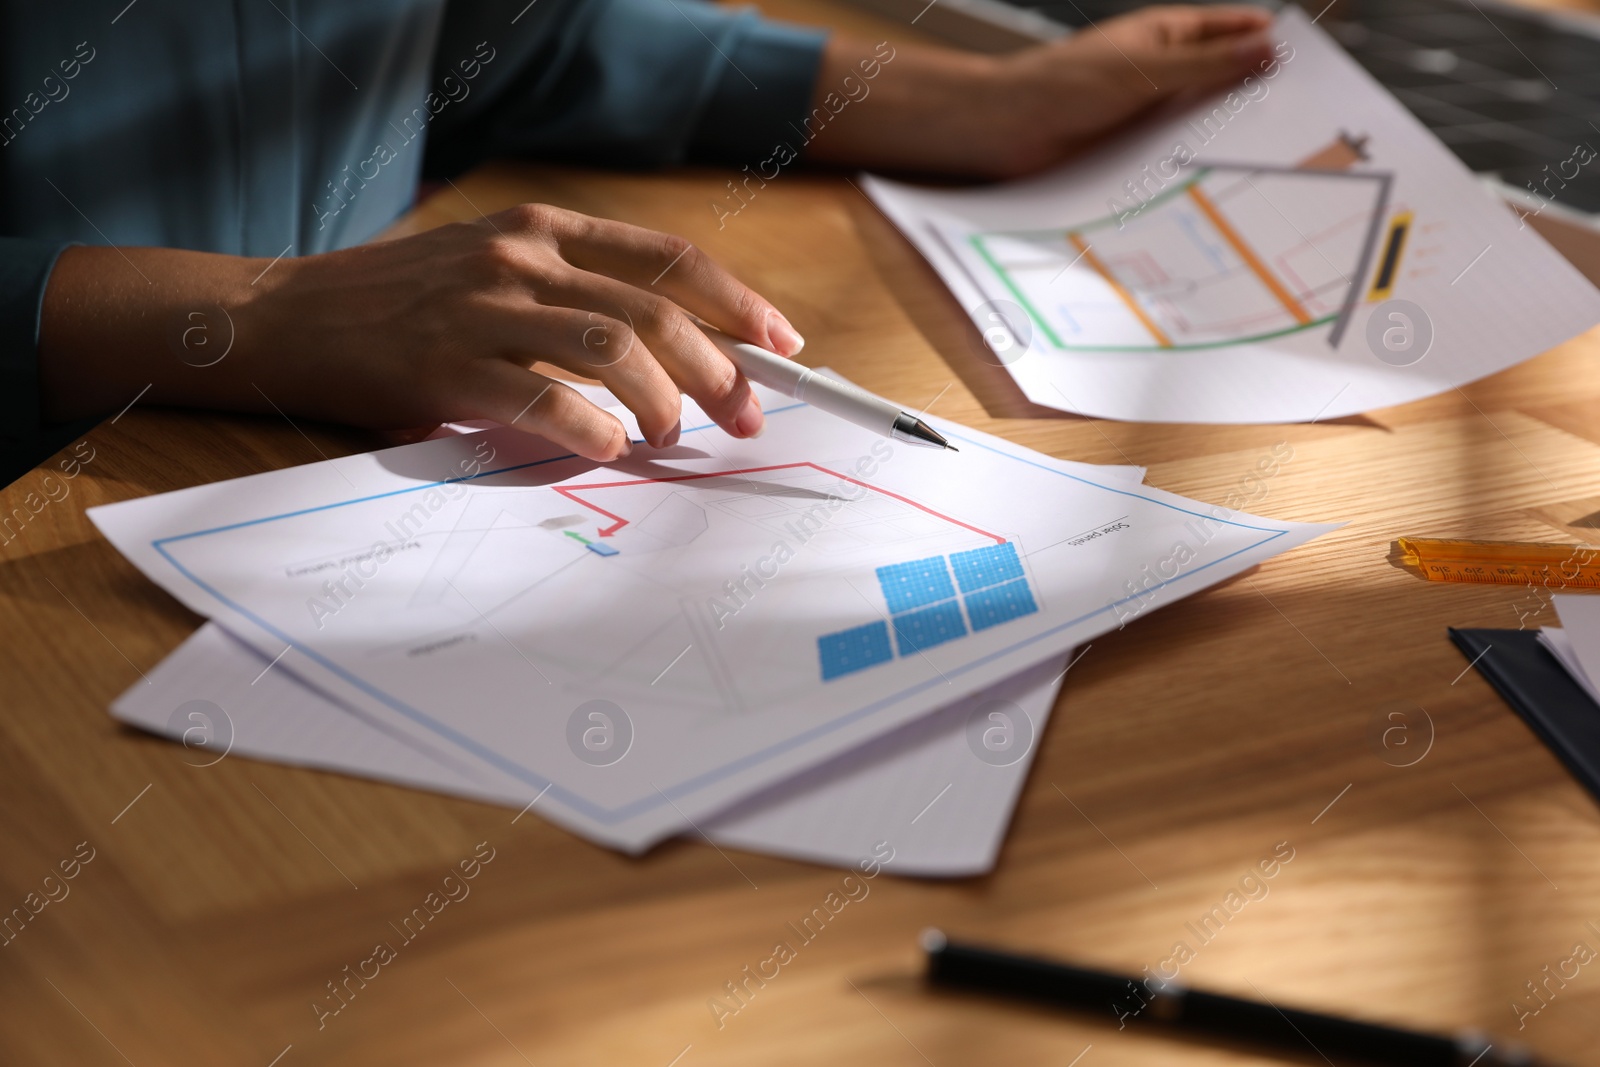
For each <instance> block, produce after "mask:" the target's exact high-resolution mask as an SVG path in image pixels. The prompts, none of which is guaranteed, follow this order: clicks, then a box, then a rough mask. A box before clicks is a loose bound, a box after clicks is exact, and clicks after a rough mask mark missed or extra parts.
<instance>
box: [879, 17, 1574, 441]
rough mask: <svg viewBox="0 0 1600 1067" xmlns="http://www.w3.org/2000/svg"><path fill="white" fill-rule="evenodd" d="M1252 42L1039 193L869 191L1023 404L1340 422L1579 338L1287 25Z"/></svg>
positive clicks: (1436, 164)
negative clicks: (1264, 40)
mask: <svg viewBox="0 0 1600 1067" xmlns="http://www.w3.org/2000/svg"><path fill="white" fill-rule="evenodd" d="M1273 35H1274V39H1275V40H1276V41H1277V42H1278V43H1277V46H1276V49H1275V55H1276V58H1275V59H1274V60H1272V61H1271V62H1270V64H1268V65H1266V66H1265V68H1264V69H1262V70H1261V71H1260V72H1259V73H1258V74H1256V75H1253V76H1251V77H1248V78H1246V79H1244V80H1243V82H1242V83H1240V84H1237V85H1234V86H1232V87H1230V88H1228V89H1224V90H1219V91H1218V92H1216V93H1214V94H1212V95H1210V96H1207V97H1205V98H1203V99H1199V100H1194V101H1189V102H1186V103H1183V104H1181V105H1178V106H1174V107H1171V108H1169V109H1167V110H1166V111H1164V112H1163V113H1162V114H1161V115H1160V116H1159V117H1156V118H1153V119H1152V120H1150V121H1148V122H1145V123H1142V124H1140V125H1139V126H1137V127H1135V128H1134V129H1132V130H1130V131H1128V132H1127V133H1125V134H1123V135H1120V136H1118V137H1117V138H1116V139H1114V140H1112V141H1110V142H1108V143H1106V144H1104V145H1102V146H1099V147H1097V148H1096V149H1094V150H1093V151H1092V152H1090V153H1089V154H1088V155H1086V156H1084V157H1083V158H1081V159H1079V160H1077V161H1075V162H1072V163H1069V164H1067V165H1066V166H1063V167H1061V168H1060V169H1058V170H1055V171H1052V172H1050V173H1048V174H1044V175H1042V176H1039V177H1036V178H1030V179H1027V180H1024V181H1018V182H1012V183H1008V184H1004V185H998V186H989V187H986V188H981V189H948V188H940V189H927V188H919V187H916V186H912V185H905V184H900V183H896V182H890V181H885V180H882V179H879V178H868V179H867V182H866V189H867V192H868V194H869V195H870V196H871V197H872V198H873V200H874V201H875V202H876V203H877V204H878V206H879V207H880V208H881V209H882V210H883V211H884V213H885V214H887V215H888V216H889V218H890V219H891V220H893V221H894V223H895V224H896V225H897V226H898V227H899V228H900V230H901V232H902V233H904V234H905V235H906V237H907V238H908V239H910V241H911V242H912V243H913V244H914V245H916V247H917V248H918V250H919V251H921V252H922V254H923V255H924V256H925V257H927V259H928V261H929V262H930V263H931V264H932V265H933V267H934V268H935V269H936V270H937V271H938V272H939V275H940V277H941V278H943V279H944V281H945V284H946V285H948V286H949V287H950V290H951V292H952V293H953V294H954V295H955V296H956V298H957V299H958V300H959V301H960V302H961V304H962V305H963V306H964V307H965V308H966V310H967V312H968V314H969V315H970V316H971V318H972V321H973V323H974V324H975V325H976V326H977V328H978V330H979V331H980V332H981V333H982V334H983V337H984V341H985V344H986V345H987V351H986V356H987V358H989V359H990V360H991V361H992V362H993V363H995V364H997V365H1002V366H1004V367H1005V368H1006V369H1007V370H1008V371H1009V372H1010V373H1011V375H1012V377H1013V378H1015V380H1016V382H1017V384H1018V385H1019V386H1020V387H1021V388H1022V391H1023V392H1024V393H1026V394H1027V396H1028V399H1030V400H1032V401H1034V402H1035V403H1038V404H1044V405H1046V406H1049V407H1054V408H1060V409H1062V410H1064V411H1076V412H1080V413H1082V414H1085V415H1094V416H1099V417H1102V418H1113V419H1127V420H1133V421H1151V422H1208V423H1226V422H1295V421H1307V420H1311V421H1315V420H1317V419H1331V418H1339V417H1341V416H1345V415H1352V414H1355V413H1357V412H1362V411H1367V410H1370V409H1373V408H1378V407H1385V406H1388V405H1391V404H1399V403H1404V402H1406V401H1410V400H1415V399H1418V398H1419V397H1424V396H1430V395H1432V394H1434V393H1438V392H1442V391H1445V390H1448V389H1450V388H1452V387H1454V386H1458V385H1462V384H1464V383H1466V382H1470V381H1474V380H1476V379H1478V378H1482V377H1483V376H1485V375H1487V374H1492V373H1494V372H1495V371H1499V370H1503V369H1504V368H1506V367H1509V366H1511V365H1513V364H1515V363H1518V362H1520V361H1522V360H1525V359H1528V358H1529V357H1531V356H1534V355H1537V354H1538V353H1540V352H1543V351H1544V350H1546V349H1548V348H1550V347H1552V346H1554V345H1556V344H1559V343H1561V342H1563V341H1566V340H1568V339H1570V338H1571V337H1573V336H1575V335H1577V334H1578V333H1581V332H1582V331H1584V330H1586V329H1588V328H1589V327H1591V326H1593V325H1594V324H1595V323H1596V322H1597V321H1600V293H1597V292H1596V291H1595V289H1594V288H1593V287H1592V286H1591V285H1590V284H1589V283H1588V281H1587V280H1585V279H1584V277H1583V276H1582V275H1581V274H1579V273H1578V271H1577V270H1576V269H1574V268H1573V267H1572V266H1571V265H1570V264H1569V263H1568V262H1567V261H1566V260H1565V259H1563V258H1562V257H1561V256H1560V255H1559V254H1557V253H1556V252H1555V251H1554V250H1553V249H1551V248H1550V246H1549V245H1547V244H1546V243H1545V242H1544V240H1543V239H1542V238H1541V237H1539V236H1538V235H1537V234H1536V233H1535V232H1534V231H1533V230H1532V229H1531V228H1529V227H1527V226H1526V225H1525V224H1524V223H1523V222H1522V221H1521V220H1519V219H1518V218H1517V216H1516V215H1515V214H1514V213H1513V212H1512V211H1511V210H1510V209H1509V208H1508V207H1507V206H1506V205H1504V204H1503V203H1501V202H1500V201H1499V200H1498V199H1497V198H1495V197H1494V196H1493V195H1492V194H1490V193H1489V192H1488V191H1487V190H1486V189H1485V188H1484V187H1483V186H1482V185H1481V184H1480V183H1479V182H1478V180H1477V179H1476V178H1474V177H1473V176H1472V174H1471V172H1469V171H1468V170H1467V169H1466V167H1464V166H1463V165H1462V164H1461V163H1460V162H1459V161H1458V160H1457V159H1456V158H1455V156H1454V155H1452V154H1451V153H1450V152H1449V151H1448V150H1447V149H1446V148H1445V147H1444V146H1443V145H1442V144H1440V143H1439V142H1438V141H1437V140H1436V139H1435V138H1434V136H1433V135H1432V134H1431V133H1429V132H1428V131H1427V129H1425V128H1424V127H1423V125H1422V124H1421V123H1420V122H1418V121H1417V120H1416V119H1415V118H1413V117H1412V116H1411V115H1410V114H1409V113H1408V112H1406V110H1405V109H1404V108H1403V107H1401V106H1400V104H1399V103H1398V102H1397V101H1395V100H1394V99H1393V98H1392V97H1391V96H1389V95H1388V93H1387V92H1385V91H1384V90H1383V89H1382V88H1381V87H1380V86H1379V85H1378V84H1377V82H1375V81H1374V80H1373V79H1372V78H1371V77H1370V76H1369V75H1368V74H1367V73H1366V72H1364V71H1363V70H1362V69H1361V68H1360V67H1359V66H1358V65H1357V64H1356V63H1355V61H1354V60H1352V59H1351V58H1350V57H1349V56H1348V55H1346V54H1345V53H1344V52H1343V51H1342V50H1341V49H1340V48H1339V47H1338V46H1337V45H1336V44H1334V43H1333V41H1332V40H1330V39H1329V38H1328V37H1327V36H1326V35H1325V34H1324V33H1323V32H1322V31H1321V30H1320V29H1318V28H1317V27H1316V26H1315V25H1313V24H1312V23H1311V21H1310V20H1308V19H1307V18H1306V16H1305V15H1304V13H1302V12H1301V11H1299V10H1298V9H1296V8H1288V9H1286V10H1285V11H1284V12H1283V13H1282V14H1280V15H1279V17H1278V19H1277V22H1276V23H1275V24H1274V30H1273ZM1557 162H1558V160H1554V159H1553V160H1552V161H1551V163H1552V165H1554V164H1555V163H1557Z"/></svg>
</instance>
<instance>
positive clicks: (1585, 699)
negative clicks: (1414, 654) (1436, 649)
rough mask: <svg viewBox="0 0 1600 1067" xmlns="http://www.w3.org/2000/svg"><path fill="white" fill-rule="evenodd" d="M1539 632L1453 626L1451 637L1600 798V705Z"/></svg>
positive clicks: (1592, 792) (1597, 798)
mask: <svg viewBox="0 0 1600 1067" xmlns="http://www.w3.org/2000/svg"><path fill="white" fill-rule="evenodd" d="M1538 633H1539V631H1537V630H1457V629H1454V628H1452V629H1451V630H1450V640H1452V641H1454V642H1455V643H1456V647H1457V648H1459V649H1461V653H1462V655H1464V656H1466V657H1467V659H1469V660H1471V661H1473V665H1474V666H1475V667H1476V668H1477V670H1478V673H1479V674H1481V675H1483V676H1484V678H1486V679H1488V681H1489V684H1490V685H1492V686H1494V687H1495V689H1497V690H1499V692H1500V695H1501V696H1502V697H1505V700H1506V703H1507V704H1510V705H1511V708H1512V710H1513V711H1515V712H1516V713H1517V714H1518V715H1520V716H1522V719H1523V721H1524V722H1526V723H1527V724H1528V726H1529V727H1530V728H1531V729H1532V730H1533V732H1534V733H1536V734H1538V735H1539V739H1540V740H1541V741H1543V742H1544V743H1545V744H1546V745H1548V746H1549V747H1550V751H1552V752H1554V753H1555V754H1556V757H1557V758H1558V759H1560V760H1561V762H1562V763H1564V764H1566V766H1567V770H1569V771H1571V772H1572V775H1573V777H1575V778H1577V779H1578V781H1579V783H1581V784H1582V785H1583V787H1584V788H1585V789H1587V790H1588V791H1589V792H1590V794H1591V795H1593V796H1594V797H1595V799H1596V800H1600V704H1596V703H1595V702H1594V701H1593V700H1591V699H1590V698H1589V694H1588V693H1585V692H1584V691H1583V689H1582V687H1581V686H1579V685H1578V683H1577V682H1575V681H1573V680H1572V676H1571V675H1570V674H1568V673H1567V670H1566V668H1565V667H1563V666H1562V665H1561V662H1560V661H1559V660H1557V659H1556V658H1555V656H1553V655H1551V654H1550V650H1549V649H1547V648H1545V647H1544V646H1543V645H1541V644H1540V643H1539V637H1538Z"/></svg>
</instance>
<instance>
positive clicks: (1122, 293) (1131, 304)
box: [1067, 232, 1172, 348]
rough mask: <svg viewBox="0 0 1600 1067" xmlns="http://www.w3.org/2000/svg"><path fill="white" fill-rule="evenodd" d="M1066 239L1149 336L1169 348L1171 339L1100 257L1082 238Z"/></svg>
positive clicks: (1068, 235)
mask: <svg viewBox="0 0 1600 1067" xmlns="http://www.w3.org/2000/svg"><path fill="white" fill-rule="evenodd" d="M1067 238H1068V239H1069V240H1071V241H1072V247H1074V248H1076V249H1077V250H1078V252H1079V253H1080V254H1081V255H1082V256H1083V259H1084V262H1086V263H1088V264H1089V266H1091V267H1093V268H1094V272H1095V273H1096V274H1098V275H1100V277H1102V278H1104V279H1105V283H1106V284H1107V285H1109V286H1111V288H1112V290H1113V291H1114V292H1115V293H1116V294H1117V295H1118V296H1119V297H1121V298H1122V302H1123V303H1124V304H1126V305H1128V310H1129V311H1131V312H1133V315H1134V318H1136V319H1138V320H1139V321H1140V322H1142V323H1144V328H1145V329H1147V330H1149V331H1150V336H1152V337H1154V338H1155V339H1156V343H1157V344H1159V345H1160V346H1161V347H1162V348H1171V347H1172V338H1170V337H1168V336H1167V335H1166V334H1165V333H1163V332H1162V331H1161V327H1159V326H1157V325H1156V324H1155V320H1154V319H1152V318H1151V317H1150V316H1149V315H1146V314H1145V312H1144V308H1142V307H1140V306H1139V302H1138V301H1137V300H1135V299H1134V298H1133V294H1132V293H1130V292H1128V290H1127V289H1126V288H1124V287H1123V285H1122V283H1121V282H1119V281H1117V280H1116V279H1115V278H1113V277H1112V276H1111V272H1110V271H1109V270H1106V265H1105V264H1104V263H1102V262H1100V257H1099V256H1097V255H1095V254H1094V253H1093V252H1092V251H1090V249H1089V246H1088V245H1086V244H1084V243H1083V238H1082V237H1079V236H1078V235H1077V234H1075V233H1070V232H1069V233H1068V234H1067Z"/></svg>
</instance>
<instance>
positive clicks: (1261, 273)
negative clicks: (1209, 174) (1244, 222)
mask: <svg viewBox="0 0 1600 1067" xmlns="http://www.w3.org/2000/svg"><path fill="white" fill-rule="evenodd" d="M1189 197H1190V199H1192V200H1193V201H1194V202H1195V203H1196V204H1197V205H1198V206H1199V208H1200V210H1201V211H1202V212H1204V213H1205V216H1206V218H1207V219H1210V220H1211V225H1213V226H1215V227H1216V228H1217V232H1218V233H1220V234H1222V236H1223V237H1224V238H1225V239H1226V240H1227V242H1228V243H1229V244H1230V245H1232V246H1233V250H1234V251H1235V252H1237V253H1239V258H1240V259H1242V260H1244V261H1245V264H1246V265H1247V266H1248V267H1249V268H1250V269H1251V270H1252V271H1254V272H1255V275H1256V277H1257V278H1260V279H1261V284H1262V285H1265V286H1266V287H1267V288H1268V289H1269V290H1271V291H1272V295H1273V296H1275V297H1277V298H1278V303H1280V304H1282V305H1283V306H1284V307H1285V308H1287V309H1288V311H1289V314H1291V315H1293V316H1294V317H1295V319H1296V320H1297V321H1298V322H1299V323H1300V324H1301V325H1302V326H1304V325H1306V324H1307V323H1309V322H1310V321H1311V315H1310V313H1309V312H1307V311H1306V309H1305V308H1303V307H1301V306H1300V301H1298V300H1296V299H1295V298H1294V294H1293V293H1291V292H1289V290H1287V289H1285V288H1284V287H1283V283H1282V282H1280V281H1278V279H1277V278H1275V277H1273V276H1272V272H1271V271H1269V270H1267V265H1266V264H1265V263H1263V262H1261V260H1260V258H1259V257H1258V256H1257V255H1256V254H1255V250H1254V249H1252V248H1251V247H1250V246H1249V245H1247V244H1245V241H1244V238H1243V237H1240V236H1239V233H1238V231H1237V230H1235V229H1234V228H1233V227H1232V226H1230V225H1228V220H1227V219H1225V218H1223V217H1222V212H1220V211H1218V210H1217V205H1215V204H1213V203H1212V202H1211V198H1210V197H1208V196H1206V194H1205V193H1203V192H1201V191H1200V186H1198V185H1191V186H1189Z"/></svg>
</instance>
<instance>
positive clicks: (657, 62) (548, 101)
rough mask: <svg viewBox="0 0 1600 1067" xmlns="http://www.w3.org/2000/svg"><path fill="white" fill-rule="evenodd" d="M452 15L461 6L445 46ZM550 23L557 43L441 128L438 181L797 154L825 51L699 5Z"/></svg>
mask: <svg viewBox="0 0 1600 1067" xmlns="http://www.w3.org/2000/svg"><path fill="white" fill-rule="evenodd" d="M555 2H557V3H558V2H559V0H555ZM546 3H552V0H540V4H541V6H542V5H543V4H546ZM536 10H537V9H536ZM457 11H458V6H457V4H455V3H452V5H451V8H450V15H447V17H446V26H445V35H446V37H447V38H448V37H449V36H450V34H451V30H452V25H451V23H452V21H453V20H452V16H454V15H456V14H457ZM555 15H556V12H553V11H552V12H549V13H548V14H547V16H546V17H547V22H546V23H545V25H546V26H551V27H553V28H555V32H553V33H550V34H548V35H546V36H544V37H542V38H539V39H530V40H527V41H526V42H525V43H523V44H522V45H521V47H520V50H519V54H517V55H514V56H512V57H510V61H508V62H503V63H497V64H495V66H497V67H498V68H499V69H498V70H494V69H492V68H491V70H490V74H491V78H490V79H489V80H488V82H487V84H483V85H481V86H480V90H479V95H478V97H477V98H476V99H475V100H469V101H467V102H466V106H463V107H461V108H458V109H457V110H456V111H455V112H454V113H452V114H448V115H445V116H441V119H443V120H444V121H441V122H439V123H437V124H436V125H435V127H434V129H433V130H432V131H431V133H430V137H431V140H430V143H429V150H428V165H427V169H428V172H429V174H430V175H434V176H437V175H442V174H454V173H458V172H460V171H461V170H465V169H466V168H467V167H469V166H471V165H473V164H474V163H476V162H478V161H480V160H482V159H485V158H488V157H491V156H502V157H504V156H512V157H524V158H538V159H543V160H559V161H565V162H579V163H591V164H600V165H604V166H619V165H620V166H634V167H657V166H666V165H671V164H676V163H684V162H718V163H732V164H734V165H740V164H744V163H751V162H754V161H755V160H757V159H761V158H763V157H765V156H769V155H771V154H772V151H773V148H774V146H775V145H777V144H778V143H779V142H780V141H787V142H790V143H794V142H795V140H796V138H797V136H798V132H797V130H796V124H798V123H799V122H800V121H801V120H802V119H803V117H804V116H805V115H806V114H807V113H808V111H809V109H810V107H811V95H812V91H813V88H814V86H815V84H816V80H817V71H818V68H819V67H820V66H821V63H822V49H823V45H824V43H825V42H826V39H827V34H826V33H825V32H824V31H820V30H812V29H807V28H802V27H797V26H790V25H786V24H782V23H776V22H769V21H766V20H764V19H762V18H761V17H760V16H758V15H757V14H756V13H755V12H754V11H752V10H749V9H735V8H728V7H722V6H718V5H713V4H708V3H702V2H700V0H583V2H581V3H576V4H573V5H572V6H571V8H570V9H569V10H567V11H566V12H564V15H565V17H551V16H555ZM463 45H464V42H463V43H462V44H458V45H456V46H455V48H454V49H453V50H452V49H451V48H449V47H444V48H441V50H440V54H441V56H444V55H449V54H454V52H455V51H460V50H461V47H463ZM507 47H508V48H510V49H518V48H519V45H518V43H517V42H512V43H509V44H508V45H507ZM496 77H497V78H498V79H499V80H498V82H496V81H495V78H496Z"/></svg>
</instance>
